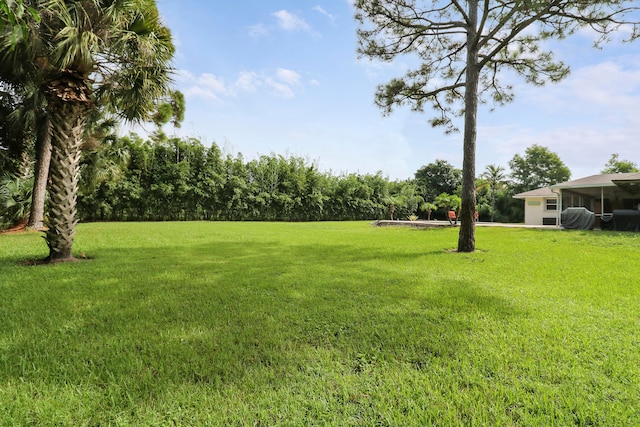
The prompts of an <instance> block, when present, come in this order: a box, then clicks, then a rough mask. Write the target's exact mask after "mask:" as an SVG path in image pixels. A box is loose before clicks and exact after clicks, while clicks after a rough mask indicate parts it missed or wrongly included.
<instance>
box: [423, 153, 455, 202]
mask: <svg viewBox="0 0 640 427" xmlns="http://www.w3.org/2000/svg"><path fill="white" fill-rule="evenodd" d="M414 176H415V179H416V183H417V184H418V187H419V188H420V190H421V192H422V197H423V198H424V199H425V200H433V199H435V198H436V197H437V196H438V195H439V194H441V193H448V194H454V193H456V192H457V191H458V188H459V187H460V184H461V183H462V171H461V170H460V169H457V168H455V167H454V166H453V165H452V164H450V163H449V162H447V161H446V160H436V161H435V162H433V163H429V164H428V165H426V166H422V167H421V168H420V169H418V170H417V171H416V173H415V175H414Z"/></svg>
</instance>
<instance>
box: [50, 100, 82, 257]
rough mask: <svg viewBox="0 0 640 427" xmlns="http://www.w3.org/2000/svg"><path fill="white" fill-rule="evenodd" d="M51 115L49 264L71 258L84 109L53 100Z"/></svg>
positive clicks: (71, 103)
mask: <svg viewBox="0 0 640 427" xmlns="http://www.w3.org/2000/svg"><path fill="white" fill-rule="evenodd" d="M55 101H56V102H54V104H55V105H51V103H50V106H49V107H50V112H51V113H50V114H51V117H50V118H51V126H52V132H51V144H52V156H51V171H50V176H51V185H50V187H49V197H50V206H49V215H48V221H47V226H48V228H49V230H48V231H47V236H46V239H47V245H48V246H49V258H48V259H49V261H51V262H56V261H67V260H71V259H73V254H72V247H73V237H74V233H75V226H76V224H77V222H78V220H77V219H76V198H77V192H78V179H79V172H80V146H81V143H82V135H83V131H84V114H83V113H84V109H85V106H84V105H83V104H82V103H80V102H73V101H71V102H70V101H63V100H59V99H58V100H55Z"/></svg>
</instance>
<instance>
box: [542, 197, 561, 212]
mask: <svg viewBox="0 0 640 427" xmlns="http://www.w3.org/2000/svg"><path fill="white" fill-rule="evenodd" d="M545 202H546V205H547V210H548V211H557V210H558V199H546V200H545Z"/></svg>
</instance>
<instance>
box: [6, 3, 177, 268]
mask: <svg viewBox="0 0 640 427" xmlns="http://www.w3.org/2000/svg"><path fill="white" fill-rule="evenodd" d="M24 2H25V4H28V5H29V6H32V7H33V8H35V10H37V12H38V13H39V17H40V21H39V22H38V21H37V20H35V19H33V20H32V21H31V23H32V25H29V33H28V35H27V37H25V40H26V41H25V42H19V43H17V45H15V46H14V47H11V46H10V42H11V40H9V37H8V36H7V35H6V34H5V35H3V36H0V55H1V58H0V59H1V60H2V61H4V62H5V63H12V64H14V65H15V66H17V67H21V68H23V69H24V71H25V73H26V75H28V76H30V78H31V79H32V80H33V81H38V82H41V83H40V84H39V85H38V87H40V88H41V90H42V93H43V95H44V98H45V100H46V113H47V115H48V118H49V120H50V126H51V127H50V135H51V144H52V158H51V166H50V180H51V184H50V187H49V197H50V211H49V218H48V222H47V226H48V231H47V235H46V240H47V245H48V246H49V258H48V260H49V261H64V260H69V259H72V258H73V256H72V245H73V237H74V232H75V226H76V223H77V219H76V196H77V189H78V179H79V166H80V156H81V146H82V144H83V138H84V135H85V124H86V122H87V117H88V116H89V114H90V112H91V111H92V110H93V109H94V108H96V107H98V106H101V107H104V108H107V110H108V111H109V112H114V113H116V114H118V115H119V116H120V117H121V118H123V119H126V120H141V119H145V118H147V115H148V112H149V111H151V110H152V108H153V105H154V101H155V100H156V99H158V98H160V97H162V96H163V95H165V94H166V93H167V92H168V86H169V82H170V77H169V74H170V71H171V70H170V66H169V63H170V60H171V58H172V56H173V52H174V47H173V44H172V42H171V35H170V33H169V30H168V29H167V28H166V27H164V26H163V24H162V23H161V22H160V18H159V14H158V9H157V7H156V4H155V0H131V1H121V0H24ZM27 41H28V42H27Z"/></svg>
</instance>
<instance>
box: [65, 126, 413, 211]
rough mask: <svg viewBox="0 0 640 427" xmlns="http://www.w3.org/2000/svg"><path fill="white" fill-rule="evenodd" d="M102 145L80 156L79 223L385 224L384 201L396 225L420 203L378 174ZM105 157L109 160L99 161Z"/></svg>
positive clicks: (181, 142) (200, 151)
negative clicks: (379, 221) (116, 168)
mask: <svg viewBox="0 0 640 427" xmlns="http://www.w3.org/2000/svg"><path fill="white" fill-rule="evenodd" d="M109 144H112V145H110V146H109V145H107V146H103V147H102V148H101V149H100V151H99V152H95V153H89V154H88V155H86V156H85V162H84V164H83V170H82V174H83V176H84V177H85V179H83V188H82V189H81V191H80V196H79V200H78V208H79V214H80V217H81V219H82V220H84V221H103V220H108V221H147V220H199V219H202V220H260V221H262V220H264V221H318V220H362V219H378V218H387V217H388V215H389V207H390V203H391V202H390V200H391V201H393V202H394V203H395V204H397V205H398V206H397V207H396V211H395V212H396V214H395V217H396V218H398V217H401V218H406V217H408V216H409V215H411V214H413V213H415V212H416V210H417V207H418V205H419V201H420V200H421V199H420V196H418V195H417V194H416V188H415V185H413V184H412V183H410V182H406V181H399V182H391V181H389V180H388V179H387V178H386V177H383V176H382V174H381V173H377V174H374V175H371V174H367V175H359V174H347V175H341V176H334V175H331V174H329V173H324V172H320V171H319V170H318V168H317V167H316V165H314V164H310V163H309V162H307V161H305V160H304V159H302V158H299V157H293V156H290V157H285V156H282V155H275V154H271V155H268V156H267V155H264V156H261V157H259V158H257V159H255V160H251V161H248V162H246V161H245V160H244V159H243V157H242V155H238V156H236V157H233V156H231V155H223V153H222V152H221V151H220V149H219V148H218V146H217V145H216V144H213V145H212V146H211V147H210V148H207V147H205V146H204V145H202V144H201V143H200V141H198V140H196V139H186V140H185V139H178V138H174V139H170V140H168V141H166V142H160V143H152V142H149V141H143V140H142V139H141V138H139V137H137V136H135V135H133V136H130V137H126V138H120V139H118V140H117V141H114V142H112V143H109ZM116 144H117V145H118V147H117V149H115V147H114V146H113V145H116ZM110 153H116V155H115V156H113V157H115V158H111V159H108V158H106V157H108V156H110V155H112V154H110ZM99 156H102V158H101V159H97V157H99ZM122 158H126V162H121V160H122ZM118 163H119V164H120V166H119V173H114V172H112V173H110V174H108V177H107V179H98V182H96V179H95V178H94V179H92V180H89V179H87V177H99V176H100V173H96V171H94V170H92V169H95V168H101V169H103V170H106V169H107V166H106V165H109V167H113V165H116V164H118ZM102 175H105V174H104V173H103V174H102Z"/></svg>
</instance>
